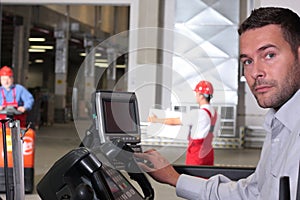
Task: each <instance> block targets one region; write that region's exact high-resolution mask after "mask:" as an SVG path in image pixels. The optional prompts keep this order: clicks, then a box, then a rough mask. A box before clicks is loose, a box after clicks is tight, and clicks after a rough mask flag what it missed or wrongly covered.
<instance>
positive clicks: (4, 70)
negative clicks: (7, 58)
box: [0, 66, 14, 76]
mask: <svg viewBox="0 0 300 200" xmlns="http://www.w3.org/2000/svg"><path fill="white" fill-rule="evenodd" d="M13 75H14V72H13V70H12V69H11V68H10V67H8V66H3V67H1V69H0V76H13Z"/></svg>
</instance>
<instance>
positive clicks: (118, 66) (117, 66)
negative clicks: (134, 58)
mask: <svg viewBox="0 0 300 200" xmlns="http://www.w3.org/2000/svg"><path fill="white" fill-rule="evenodd" d="M116 68H126V66H125V65H116Z"/></svg>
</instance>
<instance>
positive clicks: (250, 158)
mask: <svg viewBox="0 0 300 200" xmlns="http://www.w3.org/2000/svg"><path fill="white" fill-rule="evenodd" d="M76 127H77V129H76V128H75V126H74V123H73V122H68V123H62V124H53V125H52V126H42V127H41V128H40V129H39V130H37V133H36V140H35V142H36V143H35V177H34V183H35V185H36V184H37V183H38V182H39V181H40V180H41V178H42V177H43V176H44V175H45V173H46V172H47V171H48V170H49V169H50V168H51V166H52V165H53V164H54V163H55V161H57V160H58V159H59V158H61V157H62V156H63V155H65V154H66V153H67V152H69V151H70V150H72V149H73V148H76V147H78V145H79V144H80V141H81V140H80V138H81V137H82V136H78V132H80V133H83V132H84V130H86V128H87V127H88V123H82V124H81V125H79V126H78V123H77V124H76ZM147 148H152V146H147V147H144V149H147ZM155 148H158V149H159V150H161V151H162V152H163V153H164V155H165V156H167V157H168V159H169V160H170V161H171V162H172V163H174V164H183V163H184V157H185V156H184V148H183V147H155ZM178 152H181V153H179V154H178ZM259 156H260V149H216V150H215V165H221V166H224V165H225V166H228V165H231V166H232V165H233V166H253V167H255V166H256V164H257V162H258V160H259ZM151 183H152V185H153V187H154V190H155V196H156V198H155V199H158V200H159V199H164V200H174V199H180V198H178V197H176V195H175V189H174V188H172V187H170V186H168V185H163V184H159V183H156V182H154V181H153V180H152V179H151ZM0 196H1V197H2V198H3V199H5V194H1V195H0ZM39 199H40V198H39V196H38V195H37V193H36V191H35V190H34V191H33V194H26V200H39Z"/></svg>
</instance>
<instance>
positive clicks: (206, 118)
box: [148, 80, 219, 165]
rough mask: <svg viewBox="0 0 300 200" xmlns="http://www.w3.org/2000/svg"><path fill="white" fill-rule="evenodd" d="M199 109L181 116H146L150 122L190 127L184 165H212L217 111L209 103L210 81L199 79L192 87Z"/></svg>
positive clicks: (210, 93)
mask: <svg viewBox="0 0 300 200" xmlns="http://www.w3.org/2000/svg"><path fill="white" fill-rule="evenodd" d="M194 92H195V98H196V102H197V103H198V104H199V109H193V110H191V111H189V112H187V113H185V114H184V116H183V117H182V119H181V118H179V117H178V118H158V117H157V116H156V115H152V116H149V117H148V121H150V122H152V123H163V124H168V125H185V126H188V127H190V132H189V136H188V141H189V144H188V147H187V151H186V160H185V164H186V165H214V149H213V146H212V141H213V137H214V133H215V131H217V130H215V127H216V129H218V126H219V121H218V122H217V117H218V114H217V111H216V110H215V109H214V108H213V106H212V105H211V104H210V100H211V99H212V97H213V93H214V88H213V85H212V84H211V82H209V81H207V80H201V81H199V83H198V84H197V85H196V86H195V89H194Z"/></svg>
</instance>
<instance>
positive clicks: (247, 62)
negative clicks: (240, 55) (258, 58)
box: [243, 60, 252, 65]
mask: <svg viewBox="0 0 300 200" xmlns="http://www.w3.org/2000/svg"><path fill="white" fill-rule="evenodd" d="M251 63H252V60H244V61H243V65H250V64H251Z"/></svg>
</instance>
